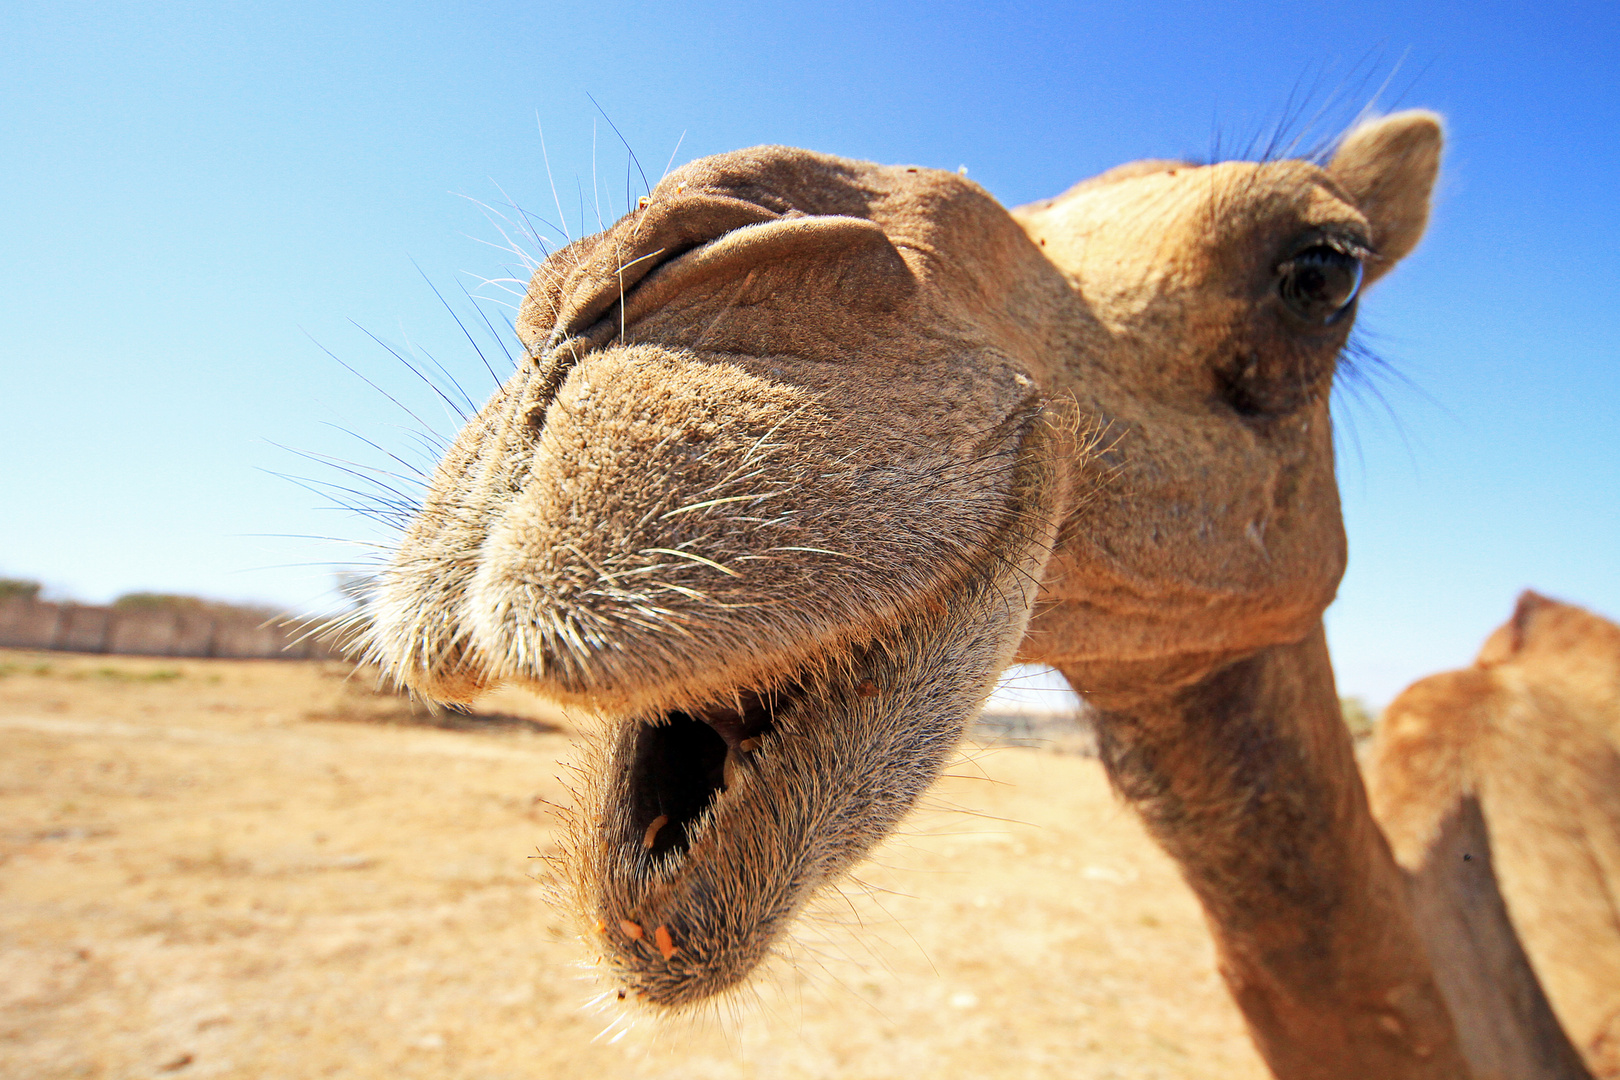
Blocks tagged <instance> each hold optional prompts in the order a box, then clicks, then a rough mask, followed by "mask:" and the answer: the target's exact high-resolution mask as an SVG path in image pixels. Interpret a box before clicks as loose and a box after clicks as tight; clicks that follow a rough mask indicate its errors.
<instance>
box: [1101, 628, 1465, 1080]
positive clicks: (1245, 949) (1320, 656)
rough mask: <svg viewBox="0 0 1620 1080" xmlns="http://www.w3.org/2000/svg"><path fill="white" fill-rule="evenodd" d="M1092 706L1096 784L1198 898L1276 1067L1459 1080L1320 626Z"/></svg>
mask: <svg viewBox="0 0 1620 1080" xmlns="http://www.w3.org/2000/svg"><path fill="white" fill-rule="evenodd" d="M1101 705H1102V707H1101V710H1100V712H1099V715H1098V718H1097V729H1098V743H1099V750H1100V755H1101V757H1102V760H1103V764H1104V766H1105V767H1106V769H1107V770H1108V775H1109V778H1110V780H1111V781H1112V783H1113V784H1114V786H1115V788H1116V789H1117V790H1118V791H1119V792H1120V793H1121V794H1122V795H1123V796H1124V797H1125V798H1126V799H1127V800H1128V801H1130V802H1131V803H1132V804H1133V805H1134V806H1135V808H1136V809H1137V811H1138V812H1139V813H1140V814H1141V815H1142V817H1143V820H1144V822H1145V823H1146V824H1147V826H1148V829H1149V830H1150V831H1151V832H1152V833H1153V835H1154V836H1155V838H1156V839H1157V840H1158V841H1159V843H1160V844H1162V845H1163V846H1164V847H1165V849H1166V850H1167V851H1168V852H1169V853H1170V854H1171V856H1172V857H1173V858H1175V859H1176V861H1177V862H1178V863H1179V864H1180V867H1181V872H1182V875H1183V876H1184V877H1185V878H1186V880H1187V883H1188V884H1189V885H1190V886H1191V887H1192V889H1193V892H1194V893H1195V894H1196V895H1197V896H1198V899H1199V901H1200V903H1201V904H1202V905H1203V908H1204V911H1205V914H1206V916H1207V918H1208V919H1209V923H1210V926H1211V929H1212V931H1213V932H1214V935H1215V941H1216V947H1217V950H1218V953H1219V957H1220V965H1221V972H1222V975H1223V977H1224V978H1225V979H1226V982H1227V984H1228V986H1229V987H1230V989H1231V991H1232V994H1233V996H1234V997H1235V998H1236V999H1237V1002H1238V1004H1239V1007H1240V1008H1241V1009H1242V1010H1243V1013H1244V1016H1245V1018H1246V1019H1247V1021H1248V1024H1249V1027H1250V1030H1251V1032H1252V1034H1253V1036H1254V1039H1255V1042H1256V1044H1257V1046H1258V1047H1259V1049H1260V1051H1261V1054H1262V1055H1263V1056H1264V1057H1265V1058H1266V1061H1267V1063H1268V1064H1269V1065H1270V1066H1271V1069H1272V1071H1273V1072H1274V1073H1275V1074H1276V1075H1277V1076H1278V1077H1286V1078H1295V1077H1301V1078H1302V1077H1313V1078H1315V1077H1320V1078H1324V1080H1326V1078H1335V1080H1336V1078H1341V1077H1342V1078H1349V1077H1366V1076H1379V1077H1389V1078H1396V1077H1400V1078H1408V1077H1410V1078H1418V1077H1423V1078H1431V1077H1432V1078H1438V1077H1465V1076H1467V1075H1468V1073H1467V1069H1466V1066H1465V1064H1464V1062H1463V1058H1462V1056H1461V1052H1460V1050H1459V1047H1458V1042H1457V1036H1456V1032H1455V1030H1454V1028H1453V1025H1452V1023H1451V1020H1450V1018H1449V1016H1448V1014H1447V1012H1446V1009H1445V1006H1444V1004H1443V1002H1442V1000H1441V996H1440V992H1439V990H1438V989H1437V987H1436V984H1435V981H1434V978H1433V975H1432V973H1431V971H1430V967H1429V963H1428V960H1427V958H1426V954H1425V952H1424V949H1423V946H1422V944H1421V941H1420V939H1419V936H1418V931H1417V929H1416V926H1415V924H1414V922H1413V919H1412V915H1411V912H1410V907H1409V903H1408V901H1407V897H1406V893H1405V885H1404V882H1403V880H1402V876H1401V872H1400V870H1399V868H1398V867H1397V866H1396V864H1395V862H1394V859H1393V858H1392V857H1391V855H1390V852H1389V847H1388V845H1387V844H1386V843H1385V841H1384V838H1383V835H1382V834H1381V833H1380V832H1379V831H1378V828H1377V826H1376V825H1375V824H1374V822H1373V819H1372V816H1371V813H1370V811H1369V809H1368V805H1367V796H1366V792H1365V790H1364V789H1363V787H1362V782H1361V776H1360V773H1359V772H1358V770H1357V767H1356V761H1355V754H1354V750H1353V748H1352V746H1351V742H1350V736H1349V733H1348V731H1347V730H1346V729H1345V727H1344V724H1343V722H1342V720H1341V719H1340V716H1339V705H1338V698H1337V694H1336V692H1335V688H1334V683H1333V671H1332V668H1331V666H1330V664H1329V661H1328V654H1327V644H1326V640H1325V638H1324V636H1323V634H1322V630H1321V626H1320V624H1318V626H1317V627H1316V629H1315V630H1314V631H1313V632H1312V633H1311V634H1309V635H1307V636H1306V637H1305V638H1304V639H1303V640H1301V641H1299V642H1297V643H1293V644H1287V645H1279V646H1273V647H1271V648H1268V649H1265V650H1262V651H1260V652H1258V653H1256V654H1254V655H1252V656H1250V657H1248V658H1246V659H1243V660H1240V661H1237V662H1236V663H1232V664H1229V665H1227V666H1225V667H1222V668H1220V669H1218V670H1216V671H1214V672H1213V673H1211V674H1209V675H1207V676H1206V677H1204V678H1203V679H1201V680H1199V681H1198V682H1195V683H1193V684H1191V685H1187V686H1183V687H1181V688H1179V689H1176V690H1173V691H1170V692H1168V693H1167V694H1166V695H1164V696H1162V697H1159V698H1156V699H1149V700H1142V699H1138V700H1137V701H1136V702H1135V703H1133V704H1131V705H1129V706H1116V705H1115V704H1113V703H1112V702H1103V703H1101Z"/></svg>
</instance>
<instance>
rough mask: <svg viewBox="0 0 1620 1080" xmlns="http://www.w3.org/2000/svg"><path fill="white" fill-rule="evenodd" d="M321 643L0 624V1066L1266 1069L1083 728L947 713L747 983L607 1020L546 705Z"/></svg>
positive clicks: (1233, 1073) (1196, 928) (566, 749)
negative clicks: (910, 772)
mask: <svg viewBox="0 0 1620 1080" xmlns="http://www.w3.org/2000/svg"><path fill="white" fill-rule="evenodd" d="M347 674H348V672H347V669H346V668H345V667H344V666H342V665H338V664H332V663H326V664H322V663H308V662H278V661H172V660H144V659H136V658H130V657H99V656H78V655H71V654H62V653H54V654H52V653H24V652H7V651H0V747H3V750H0V1076H4V1077H7V1078H18V1080H21V1078H34V1077H41V1078H43V1077H53V1078H54V1077H77V1076H84V1077H181V1078H193V1077H244V1078H247V1077H251V1078H259V1077H287V1078H294V1080H302V1078H306V1077H319V1076H344V1077H351V1076H352V1077H371V1076H377V1077H434V1078H459V1077H468V1078H497V1077H502V1078H505V1077H511V1078H519V1077H536V1078H546V1080H552V1078H558V1080H562V1078H573V1077H582V1078H596V1077H634V1078H693V1080H698V1078H702V1080H723V1078H730V1077H756V1076H757V1077H771V1078H773V1080H774V1078H799V1077H806V1078H808V1077H847V1078H859V1080H867V1078H870V1080H878V1078H905V1080H916V1078H919V1077H922V1076H932V1077H941V1078H947V1080H957V1078H973V1077H1020V1078H1024V1077H1166V1078H1169V1077H1176V1078H1198V1077H1223V1078H1245V1077H1255V1078H1259V1077H1263V1076H1264V1075H1265V1073H1264V1070H1263V1069H1262V1067H1261V1066H1260V1064H1259V1062H1258V1060H1257V1058H1256V1057H1255V1054H1254V1052H1253V1050H1252V1049H1251V1048H1250V1046H1249V1044H1248V1042H1247V1039H1246V1037H1245V1036H1244V1034H1243V1030H1242V1026H1241V1023H1240V1021H1239V1019H1238V1016H1237V1014H1236V1011H1235V1009H1234V1008H1233V1007H1232V1005H1231V1004H1230V1003H1229V1002H1228V1000H1227V998H1226V997H1225V995H1224V993H1223V991H1222V989H1221V987H1220V985H1219V981H1218V979H1217V977H1216V975H1215V972H1214V968H1213V952H1212V949H1211V946H1210V943H1209V938H1208V935H1207V934H1206V932H1205V930H1204V927H1203V924H1202V922H1201V920H1200V917H1199V914H1198V911H1197V909H1196V906H1195V905H1194V903H1193V900H1192V898H1191V896H1190V895H1189V894H1188V892H1187V890H1186V888H1185V887H1184V886H1183V885H1182V884H1181V882H1180V880H1179V879H1178V878H1177V877H1176V874H1175V872H1174V871H1173V869H1172V868H1171V867H1170V865H1169V864H1168V862H1167V861H1166V860H1165V858H1164V857H1163V856H1161V855H1160V854H1159V853H1158V852H1157V851H1156V850H1155V849H1154V848H1153V847H1152V845H1151V844H1150V843H1149V842H1148V841H1147V839H1146V838H1145V837H1144V835H1143V834H1142V831H1141V830H1140V828H1139V827H1138V826H1137V825H1136V823H1135V822H1134V820H1133V819H1132V818H1131V817H1130V815H1129V813H1128V812H1127V811H1125V810H1123V809H1122V808H1121V807H1119V806H1118V804H1117V803H1116V802H1115V801H1114V799H1113V798H1112V796H1111V795H1110V794H1109V792H1108V789H1107V785H1106V784H1105V782H1104V780H1103V777H1102V775H1101V772H1100V770H1099V769H1098V766H1097V764H1096V762H1095V761H1092V760H1090V759H1087V758H1083V757H1079V756H1075V755H1066V754H1059V753H1055V752H1052V751H1050V750H1040V749H993V748H982V747H980V748H973V747H970V748H969V749H968V750H967V751H966V752H965V756H964V759H963V761H962V762H961V763H960V764H959V765H958V766H957V767H956V768H954V769H953V770H952V772H953V774H954V775H952V776H951V777H950V778H949V779H947V780H946V781H944V782H943V783H942V784H941V785H940V787H939V788H938V790H937V791H936V792H935V797H934V798H933V800H932V804H931V805H930V806H929V807H928V808H926V809H924V810H923V811H922V812H920V813H919V814H918V815H916V816H915V817H914V819H913V820H912V821H911V822H910V823H909V824H908V827H907V828H906V830H905V832H904V835H902V836H900V837H899V838H897V839H896V840H895V841H893V842H891V843H890V844H888V845H887V846H885V848H884V849H883V850H882V851H881V852H880V853H879V854H878V855H877V857H876V858H874V859H873V860H872V861H871V862H870V863H869V864H867V865H866V866H864V867H862V869H861V870H860V871H859V873H858V875H857V877H858V879H859V881H860V882H861V883H862V884H861V885H853V884H852V885H849V886H847V887H846V888H845V889H844V890H843V892H842V894H841V895H839V896H836V897H832V898H830V899H829V900H828V902H827V903H826V904H824V905H823V906H822V909H821V911H820V912H819V914H818V915H816V916H815V917H814V918H811V919H809V920H807V921H806V922H805V923H804V925H803V926H802V927H801V930H800V933H799V935H798V938H797V939H796V941H795V942H794V943H793V944H792V945H791V946H790V947H789V948H788V949H786V950H785V952H786V955H785V956H784V958H783V959H782V961H781V962H780V963H778V964H777V965H776V967H775V969H774V970H772V971H771V972H769V973H768V975H767V976H766V977H765V978H764V979H763V980H761V988H760V989H759V990H758V991H757V992H755V993H750V994H749V995H748V996H747V997H746V999H745V1000H740V1001H738V1002H736V1003H734V1004H733V1005H732V1006H731V1007H729V1008H727V1009H725V1010H723V1011H722V1013H721V1015H719V1016H718V1017H716V1018H712V1019H711V1020H710V1021H708V1022H707V1023H700V1024H693V1023H679V1024H669V1023H659V1022H652V1021H648V1020H645V1019H643V1020H640V1021H638V1022H636V1023H634V1024H630V1025H626V1024H625V1023H623V1020H624V1019H625V1018H624V1017H621V1016H620V1015H619V1013H618V1012H617V1009H618V1008H619V1006H618V1005H617V1004H616V1003H615V1004H614V1005H613V1007H612V1008H609V1009H608V1010H607V1011H599V1010H600V1008H601V1007H600V1006H598V1007H597V1008H595V1009H593V1008H591V1007H587V1004H586V1003H587V1002H588V1001H589V1000H590V999H591V998H592V997H593V996H594V995H595V994H596V993H597V990H598V987H597V986H596V985H595V984H594V983H593V982H592V981H591V979H590V976H589V973H588V972H585V971H583V970H581V969H580V967H579V966H578V962H577V961H578V957H579V956H580V955H581V951H580V948H579V946H578V943H577V940H576V938H575V933H576V930H575V928H574V927H573V924H572V923H571V921H570V920H569V919H568V918H567V917H565V916H564V915H563V914H562V913H560V912H558V911H555V910H553V909H550V908H548V907H547V906H546V904H545V902H544V900H543V899H542V896H541V887H540V885H539V884H537V883H536V881H535V880H534V875H535V874H536V873H537V872H538V871H537V867H538V866H539V865H540V864H539V863H537V862H536V861H535V860H533V859H532V856H533V855H534V854H535V853H536V852H537V851H539V852H544V851H546V850H547V849H548V848H550V847H551V846H552V845H553V843H554V841H555V838H556V829H557V827H558V825H557V821H556V819H555V817H554V816H553V813H552V811H551V810H550V809H549V805H548V804H552V803H556V802H560V801H566V799H567V794H566V789H565V787H564V785H563V783H562V781H561V780H560V779H559V776H560V775H564V774H565V773H566V768H565V767H564V766H563V765H562V764H560V763H563V762H566V760H567V758H568V756H569V753H570V738H569V736H570V731H571V729H570V725H569V723H568V721H567V720H566V719H565V718H564V717H562V716H560V715H558V714H556V713H554V712H550V711H548V710H547V709H546V707H545V706H543V705H540V704H538V703H536V702H534V701H533V700H532V699H527V698H524V697H521V696H519V695H518V694H516V693H515V692H503V693H501V694H498V695H495V697H494V698H493V699H491V700H489V701H486V702H485V703H483V707H484V708H485V709H488V710H493V711H498V712H501V713H504V714H506V715H505V716H504V717H502V718H498V719H496V720H493V721H468V720H466V719H465V718H462V719H460V720H459V721H457V722H450V721H449V720H445V719H443V718H440V719H435V718H433V717H428V716H422V715H413V714H412V713H411V712H410V710H409V709H408V708H406V707H404V706H403V705H402V703H400V702H399V701H398V700H397V699H393V698H387V697H382V696H378V695H375V694H372V693H370V692H369V691H368V690H367V688H366V684H365V683H364V682H362V681H357V680H347V679H346V678H345V676H346V675H347ZM604 1029H609V1030H607V1031H606V1033H605V1034H600V1035H599V1033H602V1032H604ZM621 1032H622V1033H623V1034H622V1037H620V1038H619V1039H618V1041H613V1040H614V1037H615V1036H616V1035H619V1034H620V1033H621Z"/></svg>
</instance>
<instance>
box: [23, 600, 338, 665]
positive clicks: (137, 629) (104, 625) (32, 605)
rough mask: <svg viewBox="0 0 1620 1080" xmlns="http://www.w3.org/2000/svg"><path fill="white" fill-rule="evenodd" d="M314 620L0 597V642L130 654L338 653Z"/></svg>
mask: <svg viewBox="0 0 1620 1080" xmlns="http://www.w3.org/2000/svg"><path fill="white" fill-rule="evenodd" d="M319 628H320V627H319V624H318V623H314V622H309V621H304V620H297V619H287V618H281V617H277V616H267V615H265V614H263V613H261V612H256V611H244V610H241V609H233V608H229V607H225V606H223V605H207V606H202V605H199V606H197V607H195V608H186V607H174V608H163V607H154V608H129V609H126V608H118V607H96V606H93V605H89V604H57V603H50V602H46V601H40V600H34V599H31V598H27V597H13V598H9V599H5V600H0V647H4V648H10V649H58V650H62V651H65V652H84V653H123V654H126V655H131V656H195V657H209V656H215V657H230V658H234V659H264V660H325V659H335V658H337V657H338V656H340V653H339V651H338V650H337V649H336V648H335V647H334V646H333V645H332V644H331V643H330V642H327V641H324V640H317V637H316V634H315V633H314V631H318V630H319Z"/></svg>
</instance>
